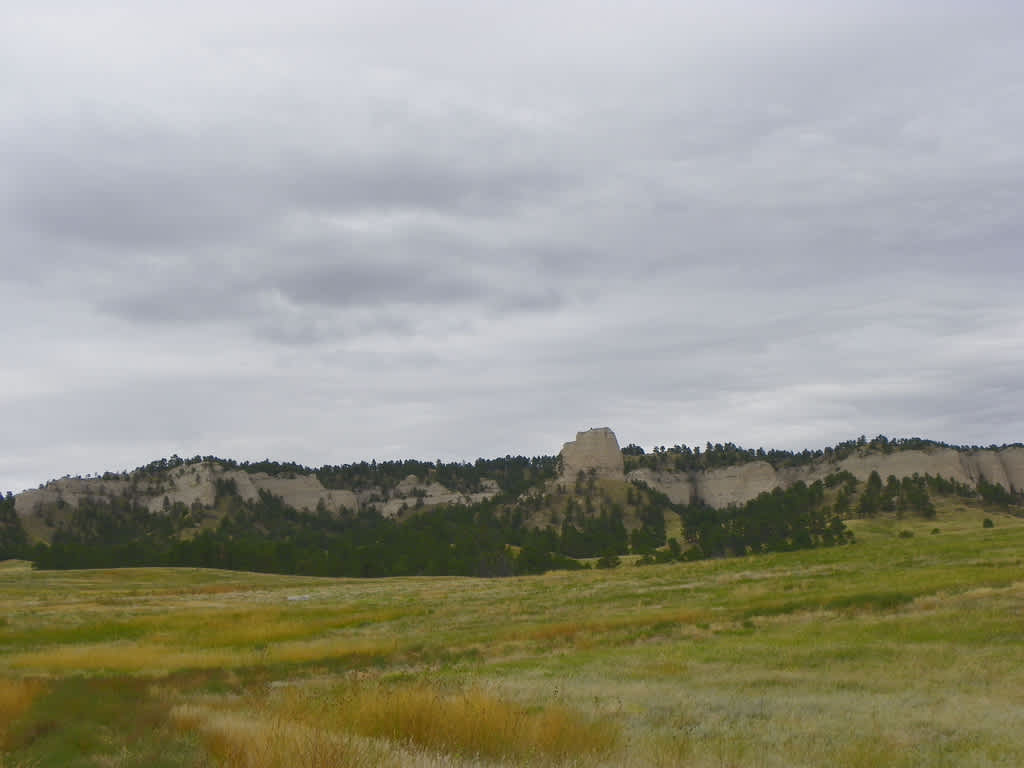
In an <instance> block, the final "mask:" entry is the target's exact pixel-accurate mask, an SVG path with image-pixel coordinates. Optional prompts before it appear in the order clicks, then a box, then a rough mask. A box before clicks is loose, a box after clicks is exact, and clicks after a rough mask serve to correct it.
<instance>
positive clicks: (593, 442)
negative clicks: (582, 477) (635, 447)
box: [561, 427, 625, 480]
mask: <svg viewBox="0 0 1024 768" xmlns="http://www.w3.org/2000/svg"><path fill="white" fill-rule="evenodd" d="M561 457H562V477H563V478H564V479H567V480H574V479H575V478H576V475H577V474H578V473H579V472H580V471H581V470H582V471H583V472H584V473H587V472H589V471H590V470H594V471H595V473H596V474H597V475H598V477H613V478H617V479H619V480H622V479H625V468H624V465H623V461H622V450H621V449H620V448H619V441H618V440H616V439H615V433H614V432H612V431H611V430H610V429H608V427H598V428H596V429H588V430H587V431H586V432H577V433H576V439H575V440H573V441H571V442H568V443H566V444H565V445H563V446H562V453H561Z"/></svg>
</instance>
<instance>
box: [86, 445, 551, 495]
mask: <svg viewBox="0 0 1024 768" xmlns="http://www.w3.org/2000/svg"><path fill="white" fill-rule="evenodd" d="M194 464H214V465H217V466H219V467H222V468H224V469H238V470H241V471H243V472H248V473H251V474H255V473H264V474H267V475H271V476H273V477H298V476H303V475H315V476H316V478H317V479H318V480H319V481H320V482H321V484H322V485H323V486H324V488H328V489H344V490H352V491H360V490H365V489H369V488H378V489H381V490H382V491H384V492H388V491H390V490H391V489H392V488H394V487H395V486H396V485H398V484H399V483H400V482H401V481H402V480H404V479H405V478H407V477H409V476H410V475H412V476H415V477H416V478H417V479H418V480H420V481H421V482H424V483H427V482H436V483H440V484H441V485H443V486H445V487H446V488H449V489H450V490H452V491H457V492H462V493H475V492H478V491H480V490H481V487H482V486H481V483H482V481H484V480H491V481H494V482H495V483H496V484H497V485H498V487H499V488H500V489H501V490H502V491H503V492H505V493H521V492H522V491H524V490H526V488H528V487H530V486H532V485H535V484H537V483H539V482H543V481H545V480H549V479H551V478H553V477H554V476H555V474H556V472H557V469H558V457H557V456H534V457H532V458H530V457H526V456H504V457H500V458H496V459H483V458H479V459H477V460H476V461H473V462H463V461H452V462H443V461H441V460H440V459H438V460H437V461H433V462H431V461H421V460H418V459H402V460H395V461H377V460H373V461H368V462H367V461H359V462H353V463H351V464H324V465H323V466H322V467H319V468H314V467H307V466H304V465H302V464H297V463H296V462H292V461H272V460H270V459H263V460H262V461H235V460H234V459H224V458H221V457H219V456H198V455H197V456H193V457H192V458H190V459H183V458H181V457H180V456H178V455H177V454H175V455H174V456H171V457H170V458H166V459H157V460H156V461H151V462H149V463H148V464H144V465H142V466H140V467H137V468H136V469H135V470H134V471H133V472H131V473H119V474H116V473H109V472H108V473H105V474H104V475H103V476H102V477H103V479H111V480H113V479H122V480H128V479H131V478H132V477H133V476H143V477H147V476H157V475H162V474H164V473H166V472H168V471H169V470H172V469H176V468H178V467H183V466H190V465H194Z"/></svg>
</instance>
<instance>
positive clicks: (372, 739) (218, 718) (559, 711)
mask: <svg viewBox="0 0 1024 768" xmlns="http://www.w3.org/2000/svg"><path fill="white" fill-rule="evenodd" d="M171 717H172V719H173V721H174V722H175V724H176V725H177V726H178V727H179V728H182V729H186V730H192V731H196V732H198V733H200V734H202V736H203V739H204V741H205V743H206V744H207V746H208V748H209V750H210V752H211V753H212V754H213V755H214V756H216V757H217V759H218V760H220V761H222V762H223V764H224V765H227V766H238V767H239V768H273V767H275V766H278V765H288V764H289V762H288V761H289V760H292V759H296V760H297V762H294V763H291V764H294V765H303V766H310V767H311V768H312V767H313V766H333V765H352V766H361V765H374V766H376V765H381V764H382V763H391V764H395V765H404V764H405V760H400V759H398V758H399V756H400V755H405V758H406V759H407V758H408V756H409V755H416V756H417V757H416V760H417V761H418V762H422V761H427V762H430V758H431V756H434V757H436V758H438V759H441V760H447V761H449V762H450V761H452V760H454V761H455V762H458V763H461V762H463V761H469V762H472V761H476V760H480V759H483V760H495V761H501V760H510V761H512V764H525V763H526V762H529V763H531V764H545V765H548V764H550V765H556V764H557V765H561V764H566V763H568V762H575V761H577V760H579V759H581V758H582V759H589V760H591V761H592V760H594V759H595V758H598V757H601V756H605V755H608V754H610V753H612V752H613V750H614V749H615V747H616V746H617V743H618V738H619V729H618V727H617V726H616V725H615V724H614V723H612V722H609V721H607V720H596V719H588V718H584V717H582V716H581V715H580V714H579V713H578V712H574V711H572V710H570V709H569V708H567V707H565V706H562V705H554V706H546V707H543V708H526V707H523V706H521V705H518V704H515V703H513V702H510V701H507V700H505V699H502V698H500V697H498V696H496V695H494V694H493V693H491V692H488V691H485V690H483V689H482V688H479V687H473V688H469V689H465V690H459V691H446V690H444V689H442V688H438V687H436V686H431V685H428V684H425V683H416V684H412V685H401V686H383V685H357V686H348V685H346V686H344V687H342V688H332V689H330V690H328V691H319V692H315V693H311V692H309V691H301V690H294V689H289V690H286V691H284V692H283V693H281V695H278V696H273V697H271V698H269V699H268V700H265V701H261V702H250V703H249V704H248V705H247V706H246V707H244V708H242V709H239V708H238V707H237V703H236V702H232V701H230V700H229V701H226V702H223V701H222V702H221V703H220V707H218V706H216V705H211V704H209V703H208V704H205V705H195V704H186V705H180V706H178V707H176V708H175V709H174V710H173V711H172V713H171ZM295 756H298V757H295Z"/></svg>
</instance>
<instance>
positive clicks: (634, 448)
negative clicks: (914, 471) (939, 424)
mask: <svg viewBox="0 0 1024 768" xmlns="http://www.w3.org/2000/svg"><path fill="white" fill-rule="evenodd" d="M1014 447H1021V443H1012V444H1008V445H999V446H997V445H990V446H986V447H982V446H976V445H972V446H963V445H950V444H949V443H943V442H941V441H937V440H926V439H924V438H920V437H907V438H894V439H892V438H888V437H886V436H885V435H878V436H877V437H874V438H871V439H870V440H869V439H868V438H867V437H866V436H864V435H861V436H860V437H858V438H857V439H855V440H845V441H843V442H841V443H837V444H836V445H834V446H831V447H829V448H823V449H817V450H803V451H785V450H778V449H774V448H773V449H769V450H765V449H764V448H756V449H754V448H743V447H742V446H738V445H735V444H734V443H714V444H712V443H710V442H708V443H707V444H706V445H705V447H704V448H703V449H701V448H700V446H694V447H692V448H691V447H690V446H688V445H685V444H680V445H673V446H672V447H670V448H666V447H665V446H663V445H662V446H655V448H654V449H653V450H652V451H651V452H650V453H648V452H646V451H645V450H644V449H643V448H642V447H640V446H638V445H635V444H632V443H631V444H630V445H627V446H626V447H625V448H623V449H622V453H623V456H624V458H625V462H626V471H629V470H631V469H639V468H641V467H645V468H649V469H656V470H657V469H661V470H664V469H672V470H675V471H679V472H693V471H700V470H706V469H716V468H719V467H731V466H736V465H739V464H747V463H750V462H753V461H765V462H768V463H769V464H771V465H772V466H773V467H774V468H775V469H781V468H784V467H801V466H806V465H808V464H812V463H814V462H817V461H822V460H825V461H842V460H843V459H845V458H848V457H850V456H853V455H854V454H855V453H856V452H857V451H859V450H863V451H876V452H881V453H885V454H889V453H893V452H895V451H920V450H926V449H928V448H950V449H953V450H957V451H979V450H1002V449H1004V448H1014Z"/></svg>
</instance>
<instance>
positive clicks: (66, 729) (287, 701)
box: [0, 508, 1024, 768]
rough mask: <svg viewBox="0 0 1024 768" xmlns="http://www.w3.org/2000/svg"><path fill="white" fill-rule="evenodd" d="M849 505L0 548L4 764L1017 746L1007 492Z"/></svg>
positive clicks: (1021, 668)
mask: <svg viewBox="0 0 1024 768" xmlns="http://www.w3.org/2000/svg"><path fill="white" fill-rule="evenodd" d="M983 516H988V517H991V518H992V519H993V521H994V523H995V525H994V527H991V528H985V527H983V526H982V517H983ZM850 527H851V529H853V530H854V532H855V533H856V536H857V542H856V543H854V544H852V545H847V546H842V547H835V548H830V549H816V550H806V551H800V552H788V553H776V554H769V555H757V556H751V557H746V558H732V559H718V560H709V561H699V562H692V563H674V564H666V565H652V566H637V565H633V564H632V563H630V562H628V558H624V561H625V562H624V564H623V565H622V566H620V567H619V568H617V569H614V570H607V571H599V570H588V571H582V572H558V573H550V574H546V575H542V576H530V577H518V578H508V579H465V578H448V577H432V578H396V579H380V580H351V579H316V578H306V577H288V576H271V575H260V574H250V573H236V572H225V571H208V570H196V569H123V570H105V571H64V572H40V571H32V570H31V569H30V568H28V567H27V566H26V565H25V564H22V563H17V562H12V563H7V564H0V766H2V768H30V767H31V768H46V767H48V766H60V767H61V768H67V767H71V768H74V767H77V766H82V767H83V768H84V767H85V766H124V767H128V766H139V767H140V768H141V767H142V766H146V767H147V768H149V767H156V768H159V767H160V766H194V767H196V768H201V767H204V768H211V767H213V766H225V767H227V768H269V767H278V766H280V767H281V768H284V767H285V766H296V767H297V768H319V767H320V766H352V767H353V768H362V767H363V766H366V767H367V768H369V767H370V766H374V767H375V766H413V767H416V766H422V767H423V768H428V767H435V766H436V767H438V768H440V767H441V766H450V767H452V768H466V767H468V766H481V767H483V766H518V765H536V766H627V767H631V766H637V767H639V766H763V767H765V768H768V767H774V766H779V767H781V766H787V767H790V766H825V765H828V766H851V767H858V766H863V767H865V768H866V767H867V766H872V767H873V766H878V765H887V766H979V767H980V766H1020V765H1024V520H1022V519H1020V518H1016V517H1012V516H1009V515H999V514H995V513H983V512H982V511H981V510H979V509H974V508H958V509H952V508H949V509H942V510H940V513H939V516H938V518H937V519H935V520H928V521H925V520H898V519H895V518H888V519H873V520H855V521H852V522H851V523H850Z"/></svg>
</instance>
